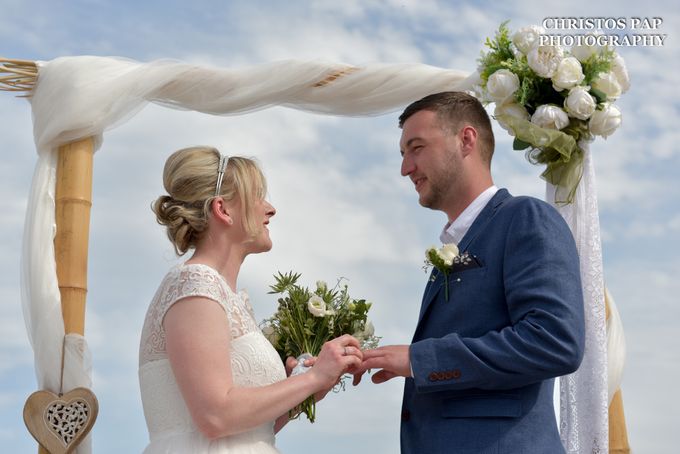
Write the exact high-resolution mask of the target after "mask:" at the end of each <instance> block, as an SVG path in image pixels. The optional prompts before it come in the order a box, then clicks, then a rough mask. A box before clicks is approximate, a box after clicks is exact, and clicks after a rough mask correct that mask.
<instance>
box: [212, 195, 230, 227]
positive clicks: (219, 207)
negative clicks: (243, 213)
mask: <svg viewBox="0 0 680 454" xmlns="http://www.w3.org/2000/svg"><path fill="white" fill-rule="evenodd" d="M232 210H233V207H232V206H230V205H229V204H227V203H226V202H225V201H224V199H223V198H222V197H215V199H213V201H212V202H211V203H210V214H212V216H213V217H214V218H215V219H217V220H219V221H221V222H224V223H225V224H228V225H232V224H233V223H234V219H233V217H232V214H233V213H232Z"/></svg>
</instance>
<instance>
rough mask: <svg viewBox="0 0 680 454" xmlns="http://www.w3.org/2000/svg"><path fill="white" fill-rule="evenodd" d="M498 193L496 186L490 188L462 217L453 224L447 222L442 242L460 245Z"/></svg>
mask: <svg viewBox="0 0 680 454" xmlns="http://www.w3.org/2000/svg"><path fill="white" fill-rule="evenodd" d="M497 191H498V188H497V187H496V186H495V185H492V186H489V187H488V188H486V189H485V190H484V191H483V192H482V193H481V194H479V195H478V196H477V198H476V199H475V200H473V201H472V203H470V205H468V206H467V207H466V208H465V209H464V210H463V212H462V213H460V216H458V217H457V218H456V219H455V220H454V221H453V222H447V223H446V225H445V226H444V229H443V230H442V233H441V235H439V239H440V240H441V242H442V243H443V244H448V243H455V244H456V245H457V244H458V243H460V240H462V239H463V237H464V236H465V234H466V233H467V231H468V230H469V229H470V226H471V225H472V223H473V222H475V219H477V216H479V213H480V212H481V211H482V209H484V207H485V206H486V204H487V203H489V200H491V198H492V197H493V196H494V195H495V194H496V192H497Z"/></svg>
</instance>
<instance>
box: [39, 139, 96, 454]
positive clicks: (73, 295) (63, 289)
mask: <svg viewBox="0 0 680 454" xmlns="http://www.w3.org/2000/svg"><path fill="white" fill-rule="evenodd" d="M58 152H59V156H58V161H57V185H56V186H57V187H56V193H55V203H56V212H55V219H56V224H57V233H56V235H55V238H54V253H55V259H56V262H57V280H58V281H59V292H60V294H61V311H62V316H63V319H64V330H65V332H66V334H69V333H77V334H80V335H84V334H85V299H86V296H87V249H88V240H89V232H90V207H91V206H92V160H93V153H94V140H93V138H92V137H88V138H86V139H82V140H78V141H75V142H71V143H68V144H66V145H62V146H61V147H59V151H58ZM38 454H50V453H49V452H48V451H47V450H46V449H45V448H43V447H42V446H39V447H38Z"/></svg>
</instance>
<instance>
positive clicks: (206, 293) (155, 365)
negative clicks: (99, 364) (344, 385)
mask: <svg viewBox="0 0 680 454" xmlns="http://www.w3.org/2000/svg"><path fill="white" fill-rule="evenodd" d="M191 296H200V297H204V298H207V299H210V300H212V301H214V302H215V303H217V304H219V305H220V306H221V307H222V308H223V309H224V311H225V313H226V314H227V318H228V320H229V324H230V331H231V338H232V339H231V343H230V351H229V353H230V360H231V369H232V375H233V377H232V378H233V383H234V386H241V387H246V386H247V387H256V386H265V385H269V384H271V383H275V382H277V381H280V380H283V379H285V378H286V373H285V368H284V366H283V364H282V362H281V359H280V358H279V356H278V354H277V353H276V350H274V348H273V347H272V346H271V344H270V343H269V341H267V339H266V338H265V337H264V336H263V335H262V332H261V331H260V329H259V327H258V326H257V323H256V322H255V317H254V314H253V309H252V307H251V306H250V302H249V300H248V295H247V294H246V293H245V292H239V293H235V292H234V291H232V290H231V288H230V287H229V285H228V284H227V282H226V281H225V280H224V278H223V277H222V276H221V275H220V274H219V273H218V272H217V271H215V270H214V269H212V268H210V267H208V266H206V265H199V264H191V265H179V266H177V267H175V268H173V269H172V270H170V272H169V273H168V274H167V275H166V276H165V278H164V279H163V282H162V283H161V285H160V287H159V289H158V291H157V292H156V295H155V296H154V298H153V300H152V302H151V305H150V306H149V310H148V312H147V314H146V318H145V321H144V328H143V329H142V337H141V343H140V351H139V381H140V388H141V394H142V405H143V407H144V416H145V417H146V422H147V426H148V429H149V435H150V438H151V444H150V445H149V446H148V447H147V449H146V451H145V453H156V452H163V453H166V452H168V453H169V452H177V453H180V452H195V453H207V452H210V453H213V452H214V453H227V452H228V453H240V452H244V453H245V452H249V453H250V452H257V453H267V454H268V453H276V452H278V451H276V450H275V448H274V447H273V444H274V432H273V421H271V422H268V423H265V424H263V425H261V426H259V427H256V428H255V429H253V430H250V431H248V432H245V433H241V434H238V435H235V436H231V437H224V438H221V439H218V440H213V441H210V440H208V439H206V438H204V437H203V436H202V435H201V434H200V433H199V432H198V431H197V430H196V428H195V426H194V424H193V421H192V419H191V416H190V414H189V411H188V409H187V407H186V404H185V403H184V399H183V398H182V395H181V393H180V391H179V388H178V386H177V383H176V381H175V377H174V374H173V372H172V368H171V367H170V362H169V361H168V357H167V352H166V350H165V332H164V330H163V317H164V316H165V314H166V313H167V311H168V309H169V308H170V307H172V305H173V304H174V303H175V302H177V301H179V300H181V299H182V298H186V297H191ZM254 447H255V448H256V449H255V451H253V450H252V449H251V448H254ZM242 448H248V449H250V450H246V451H244V450H242Z"/></svg>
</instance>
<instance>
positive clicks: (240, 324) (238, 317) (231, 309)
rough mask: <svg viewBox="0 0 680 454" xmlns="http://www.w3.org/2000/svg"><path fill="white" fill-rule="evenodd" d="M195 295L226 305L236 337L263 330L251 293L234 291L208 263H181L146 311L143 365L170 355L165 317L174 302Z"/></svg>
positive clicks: (143, 334)
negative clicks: (251, 301)
mask: <svg viewBox="0 0 680 454" xmlns="http://www.w3.org/2000/svg"><path fill="white" fill-rule="evenodd" d="M191 296H200V297H204V298H208V299H211V300H213V301H215V302H216V303H218V304H219V305H220V306H222V308H223V309H224V311H225V312H226V313H227V316H228V318H229V325H230V328H231V338H232V339H237V338H239V337H241V336H243V335H244V334H246V333H250V332H259V331H260V329H259V328H258V326H257V323H256V322H255V314H254V313H253V308H252V307H251V305H250V301H249V299H248V294H247V293H245V292H244V291H241V292H239V293H234V291H233V290H232V289H231V288H230V287H229V285H228V284H227V282H226V281H225V280H224V278H223V277H222V276H221V275H220V274H219V273H218V272H217V271H215V270H214V269H213V268H211V267H209V266H207V265H201V264H191V265H178V266H176V267H174V268H173V269H172V270H170V272H169V273H168V274H167V275H166V276H165V278H164V279H163V282H161V285H160V287H159V288H158V291H156V295H155V296H154V298H153V300H152V302H151V305H150V306H149V310H148V312H147V313H146V318H145V320H144V328H143V329H142V341H141V346H140V354H139V365H140V366H141V365H143V364H145V363H147V362H149V361H154V360H158V359H163V358H167V353H166V351H165V331H164V330H163V318H164V317H165V314H166V313H167V311H168V309H170V307H171V306H172V305H173V304H174V303H176V302H177V301H179V300H181V299H182V298H187V297H191Z"/></svg>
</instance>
